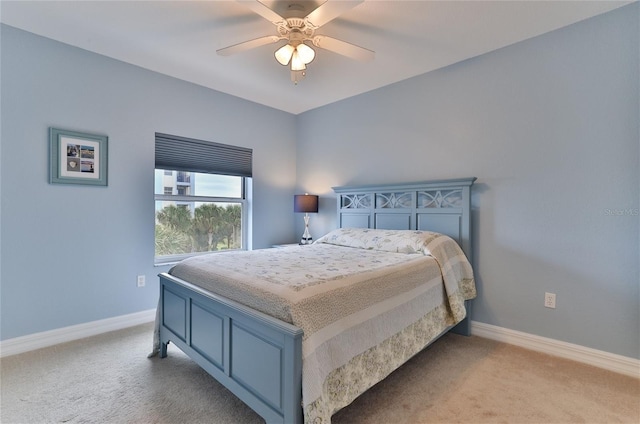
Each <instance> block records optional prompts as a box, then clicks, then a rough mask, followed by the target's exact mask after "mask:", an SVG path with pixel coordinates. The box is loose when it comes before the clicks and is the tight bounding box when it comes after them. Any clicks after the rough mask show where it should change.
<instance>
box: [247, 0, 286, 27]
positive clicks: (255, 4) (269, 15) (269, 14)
mask: <svg viewBox="0 0 640 424" xmlns="http://www.w3.org/2000/svg"><path fill="white" fill-rule="evenodd" d="M237 1H238V3H242V4H244V5H245V6H247V7H248V8H249V9H251V10H253V11H254V12H255V13H257V14H258V15H260V16H262V17H263V18H265V19H266V20H267V21H270V22H273V23H274V24H275V23H278V22H282V21H284V20H285V19H284V18H283V17H282V16H280V15H278V14H277V13H276V12H274V11H273V10H271V9H269V8H268V7H267V6H265V5H264V4H262V3H261V2H259V1H258V0H237Z"/></svg>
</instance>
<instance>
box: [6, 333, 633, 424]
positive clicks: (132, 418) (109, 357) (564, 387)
mask: <svg viewBox="0 0 640 424" xmlns="http://www.w3.org/2000/svg"><path fill="white" fill-rule="evenodd" d="M151 333H152V326H151V325H150V324H147V325H142V326H138V327H134V328H131V329H127V330H121V331H117V332H113V333H108V334H104V335H101V336H96V337H92V338H88V339H84V340H80V341H76V342H71V343H65V344H62V345H58V346H55V347H51V348H47V349H41V350H38V351H35V352H28V353H25V354H21V355H16V356H11V357H7V358H4V359H2V363H1V372H2V374H1V379H2V392H1V395H2V399H1V403H0V406H1V411H0V421H1V422H2V423H5V424H10V423H61V422H63V423H243V424H244V423H248V424H249V423H261V422H262V419H261V418H260V417H258V416H257V415H256V414H255V413H254V412H253V411H252V410H251V409H249V408H248V407H246V406H245V405H244V404H243V403H242V402H240V401H239V400H238V399H237V398H235V397H234V396H233V395H232V394H230V393H229V392H228V391H227V390H226V389H224V388H223V387H222V386H220V385H219V384H218V383H217V382H216V381H215V380H213V378H211V377H209V375H208V374H206V373H205V372H204V371H202V370H201V369H200V368H199V367H198V366H197V365H195V364H194V363H193V362H192V361H191V360H190V359H188V358H187V357H186V356H185V355H183V354H182V352H180V351H179V350H178V349H177V348H175V347H174V346H172V345H171V346H170V349H169V357H168V358H165V359H159V358H153V359H147V357H146V355H147V353H149V351H150V349H151V338H152V336H151ZM332 422H333V423H334V424H344V423H369V424H371V423H394V424H402V423H407V424H413V423H457V422H458V423H634V424H637V423H639V422H640V380H638V379H634V378H631V377H627V376H623V375H618V374H615V373H612V372H608V371H604V370H601V369H598V368H594V367H590V366H587V365H582V364H578V363H574V362H571V361H567V360H564V359H558V358H554V357H550V356H547V355H544V354H539V353H535V352H531V351H527V350H524V349H521V348H518V347H514V346H509V345H505V344H501V343H497V342H494V341H491V340H487V339H482V338H479V337H462V336H456V335H447V336H445V337H443V338H442V339H440V340H439V341H438V342H436V343H435V344H434V345H433V346H431V347H430V348H428V349H426V350H425V351H423V352H421V353H420V354H418V355H417V356H416V357H414V358H413V359H412V360H411V361H409V362H408V363H407V364H406V365H405V366H403V367H402V368H400V369H399V370H397V371H396V372H394V373H393V374H392V375H391V376H389V378H387V379H386V380H384V381H383V382H382V383H380V384H378V385H377V386H375V387H374V388H372V389H371V390H369V391H368V392H367V393H365V394H364V395H363V396H361V397H360V398H359V399H357V400H356V401H355V402H354V403H353V404H352V405H350V406H348V407H347V408H345V409H343V410H342V411H340V412H338V413H337V414H336V415H334V417H333V421H332Z"/></svg>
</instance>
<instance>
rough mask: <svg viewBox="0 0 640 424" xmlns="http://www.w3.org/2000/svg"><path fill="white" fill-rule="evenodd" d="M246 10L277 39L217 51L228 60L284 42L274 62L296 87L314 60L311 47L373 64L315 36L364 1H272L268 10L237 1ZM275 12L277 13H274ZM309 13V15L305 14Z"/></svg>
mask: <svg viewBox="0 0 640 424" xmlns="http://www.w3.org/2000/svg"><path fill="white" fill-rule="evenodd" d="M237 1H238V2H240V3H242V4H244V5H245V6H247V7H248V8H249V9H251V10H252V11H254V12H255V13H257V14H258V15H260V16H262V17H263V18H265V19H267V20H268V21H270V22H271V23H273V24H274V25H275V26H276V28H277V35H267V36H264V37H260V38H255V39H253V40H248V41H245V42H242V43H239V44H234V45H232V46H229V47H225V48H222V49H219V50H217V51H216V52H217V53H218V54H219V55H221V56H229V55H232V54H235V53H239V52H242V51H245V50H249V49H253V48H256V47H260V46H264V45H266V44H272V43H277V42H278V41H281V40H287V43H286V44H285V45H283V46H282V47H280V48H279V49H278V50H276V51H275V58H276V60H277V61H278V63H280V64H281V65H283V66H290V68H291V81H292V82H293V83H294V84H297V83H298V81H300V80H301V79H302V78H304V76H305V75H306V69H307V66H306V65H308V64H309V63H311V61H313V59H314V58H315V51H314V50H313V48H311V46H310V45H309V44H307V43H310V44H311V45H313V46H315V47H318V48H321V49H325V50H329V51H332V52H334V53H338V54H340V55H343V56H346V57H349V58H351V59H356V60H360V61H369V60H373V58H374V56H375V53H374V52H373V51H371V50H369V49H365V48H363V47H360V46H356V45H355V44H351V43H347V42H346V41H342V40H338V39H337V38H333V37H329V36H326V35H320V34H316V33H315V32H316V31H317V30H318V29H319V28H320V27H321V26H323V25H324V24H326V23H327V22H329V21H331V20H333V19H335V18H337V17H338V16H340V15H341V14H342V13H344V12H346V11H347V10H349V9H352V8H354V7H355V6H357V5H358V4H360V3H362V2H363V1H364V0H355V1H342V0H340V1H337V0H336V1H330V0H327V1H325V2H322V1H313V0H287V1H272V2H271V4H272V7H271V8H270V7H268V6H267V5H266V4H264V3H262V2H260V1H258V0H237ZM276 10H277V11H278V12H280V13H278V12H276ZM308 10H310V12H309V13H307V11H308Z"/></svg>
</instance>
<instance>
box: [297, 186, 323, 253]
mask: <svg viewBox="0 0 640 424" xmlns="http://www.w3.org/2000/svg"><path fill="white" fill-rule="evenodd" d="M293 211H294V212H304V234H302V239H301V240H300V244H311V242H312V241H313V239H312V238H311V233H309V213H318V196H315V195H313V194H309V193H305V194H296V195H294V196H293Z"/></svg>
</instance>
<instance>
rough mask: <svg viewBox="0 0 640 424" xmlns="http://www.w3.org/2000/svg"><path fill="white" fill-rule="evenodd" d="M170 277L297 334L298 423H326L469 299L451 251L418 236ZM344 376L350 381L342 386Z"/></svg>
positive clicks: (356, 235) (457, 255)
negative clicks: (300, 363)
mask: <svg viewBox="0 0 640 424" xmlns="http://www.w3.org/2000/svg"><path fill="white" fill-rule="evenodd" d="M170 274H172V275H173V276H175V277H178V278H180V279H183V280H185V281H188V282H190V283H192V284H195V285H197V286H200V287H202V288H204V289H206V290H209V291H211V292H213V293H216V294H218V295H221V296H224V297H227V298H229V299H232V300H235V301H236V302H239V303H242V304H244V305H246V306H249V307H251V308H254V309H256V310H259V311H261V312H264V313H267V314H269V315H271V316H274V317H276V318H278V319H281V320H283V321H286V322H288V323H291V324H294V325H296V326H297V327H299V328H301V329H302V330H303V332H304V336H303V342H302V351H303V374H302V385H303V407H304V415H305V422H307V423H311V422H313V423H323V422H325V423H328V422H330V420H331V415H332V414H333V413H334V412H336V411H337V410H338V409H340V408H342V407H344V406H345V405H347V404H349V403H350V402H352V401H353V400H354V399H355V398H356V397H357V396H358V395H359V394H361V393H362V392H364V391H365V390H366V389H368V388H369V387H371V386H372V385H373V384H375V383H376V382H377V381H380V380H381V379H382V378H384V377H385V376H386V375H388V374H389V373H390V372H391V371H393V369H395V368H396V367H397V366H399V365H401V364H402V363H404V362H405V361H406V360H407V359H409V358H410V357H411V356H413V355H414V354H415V353H417V352H418V351H419V350H421V349H422V348H423V347H424V346H425V345H426V344H428V343H429V342H430V341H431V340H432V339H433V338H435V337H437V336H438V335H439V333H440V332H441V331H442V330H444V329H445V328H447V327H448V326H451V325H453V324H455V323H457V322H459V321H461V320H462V319H463V318H464V317H465V315H466V311H465V308H464V300H468V299H471V298H473V297H475V284H474V280H473V272H472V270H471V266H470V264H469V262H468V261H467V259H466V257H465V256H464V254H463V252H462V250H461V249H460V247H459V246H458V245H457V244H456V243H455V242H454V241H453V240H451V239H450V238H449V237H447V236H443V235H441V234H437V233H430V232H423V231H387V230H367V229H339V230H335V231H333V232H331V233H329V234H327V235H326V236H324V237H322V238H320V239H319V240H318V241H316V242H315V243H314V244H313V245H311V246H293V247H285V248H278V249H265V250H255V251H250V252H226V253H217V254H212V255H205V256H197V257H193V258H190V259H187V260H184V261H182V262H181V263H179V264H178V265H176V266H174V267H173V268H172V269H171V271H170ZM443 282H444V284H443ZM348 375H352V376H353V375H358V376H359V377H358V378H357V380H358V381H352V380H349V384H348V385H344V384H343V383H344V378H347V377H345V376H348Z"/></svg>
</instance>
